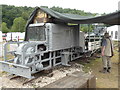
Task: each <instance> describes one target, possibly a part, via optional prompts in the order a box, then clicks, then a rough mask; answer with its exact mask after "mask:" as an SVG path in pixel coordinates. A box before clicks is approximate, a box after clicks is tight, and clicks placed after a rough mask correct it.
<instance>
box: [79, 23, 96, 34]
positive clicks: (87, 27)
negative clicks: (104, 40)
mask: <svg viewBox="0 0 120 90" xmlns="http://www.w3.org/2000/svg"><path fill="white" fill-rule="evenodd" d="M93 29H94V26H93V25H91V24H90V25H88V24H82V25H81V26H80V31H83V32H85V33H86V32H88V31H89V32H92V30H93Z"/></svg>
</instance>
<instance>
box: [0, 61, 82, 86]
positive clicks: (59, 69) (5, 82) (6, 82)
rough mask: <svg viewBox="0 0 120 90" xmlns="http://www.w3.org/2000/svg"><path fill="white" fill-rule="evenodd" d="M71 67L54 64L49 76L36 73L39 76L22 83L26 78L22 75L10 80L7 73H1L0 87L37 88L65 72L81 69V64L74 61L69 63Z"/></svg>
mask: <svg viewBox="0 0 120 90" xmlns="http://www.w3.org/2000/svg"><path fill="white" fill-rule="evenodd" d="M70 64H71V67H65V66H61V65H59V66H56V68H54V69H53V71H52V74H53V75H52V76H49V74H46V75H45V74H44V75H42V74H43V72H40V73H38V75H39V78H37V79H35V80H33V81H31V82H29V83H27V84H25V85H23V83H24V82H25V81H27V80H28V79H26V78H23V77H18V78H16V79H12V80H10V76H9V75H8V74H5V73H3V75H2V77H0V88H16V87H17V88H37V87H43V86H45V85H47V84H50V83H52V82H54V81H56V80H58V79H60V78H62V77H64V76H66V74H70V73H73V72H75V71H82V67H83V65H81V64H77V63H75V62H72V63H70Z"/></svg>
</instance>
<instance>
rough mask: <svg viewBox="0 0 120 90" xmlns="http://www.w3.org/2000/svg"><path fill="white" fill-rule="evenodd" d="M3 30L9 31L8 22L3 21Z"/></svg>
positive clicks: (4, 31)
mask: <svg viewBox="0 0 120 90" xmlns="http://www.w3.org/2000/svg"><path fill="white" fill-rule="evenodd" d="M2 32H3V33H7V32H9V29H8V28H7V24H6V23H5V22H3V23H2Z"/></svg>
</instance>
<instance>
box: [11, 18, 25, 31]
mask: <svg viewBox="0 0 120 90" xmlns="http://www.w3.org/2000/svg"><path fill="white" fill-rule="evenodd" d="M25 24H26V21H25V20H24V19H23V18H22V17H18V18H15V19H14V21H13V26H12V28H11V31H12V32H24V28H25Z"/></svg>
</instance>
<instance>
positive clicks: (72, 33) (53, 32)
mask: <svg viewBox="0 0 120 90" xmlns="http://www.w3.org/2000/svg"><path fill="white" fill-rule="evenodd" d="M49 31H50V32H49V33H50V34H49V47H50V48H49V50H51V51H54V50H60V49H66V48H70V47H74V46H78V45H79V29H78V28H77V27H76V26H74V27H69V26H67V25H60V24H51V26H50V30H49Z"/></svg>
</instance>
